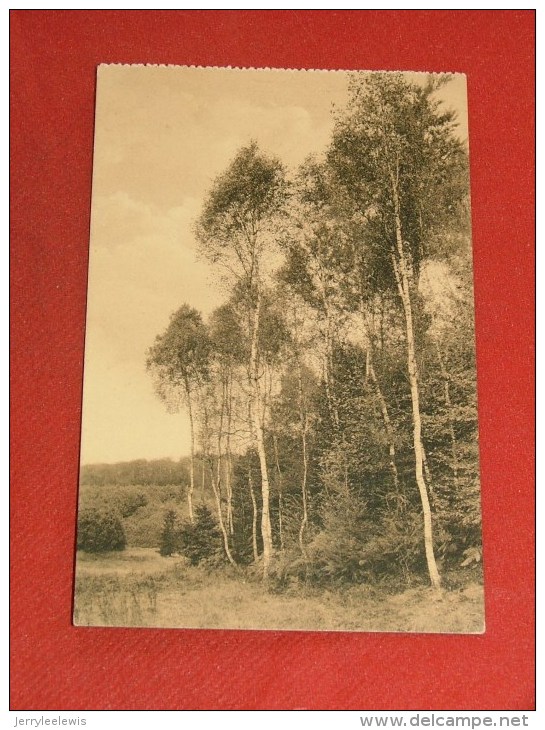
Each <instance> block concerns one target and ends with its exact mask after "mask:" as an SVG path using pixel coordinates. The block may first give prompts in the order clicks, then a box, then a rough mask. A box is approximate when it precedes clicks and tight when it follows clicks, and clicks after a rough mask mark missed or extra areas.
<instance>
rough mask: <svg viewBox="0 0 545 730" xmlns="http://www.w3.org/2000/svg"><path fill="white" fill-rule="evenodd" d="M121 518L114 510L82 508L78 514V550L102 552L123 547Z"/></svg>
mask: <svg viewBox="0 0 545 730" xmlns="http://www.w3.org/2000/svg"><path fill="white" fill-rule="evenodd" d="M125 544H126V540H125V532H124V530H123V524H122V522H121V518H120V517H119V515H118V514H116V513H115V512H114V511H106V510H99V509H92V508H88V509H82V510H80V513H79V516H78V539H77V546H78V550H85V551H86V552H89V553H104V552H108V551H109V550H124V549H125Z"/></svg>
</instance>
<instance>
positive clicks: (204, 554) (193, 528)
mask: <svg viewBox="0 0 545 730" xmlns="http://www.w3.org/2000/svg"><path fill="white" fill-rule="evenodd" d="M180 552H181V553H182V555H184V556H185V557H186V558H188V560H189V562H190V563H191V565H198V564H199V563H200V562H201V561H204V560H210V559H211V558H213V557H214V556H216V555H217V554H218V553H220V552H221V534H220V531H219V529H218V526H217V524H216V521H215V519H214V516H213V515H212V512H211V511H210V510H209V509H208V507H206V505H204V504H202V505H199V506H198V507H197V508H196V509H195V522H194V523H191V522H185V523H184V524H183V526H182V529H181V531H180Z"/></svg>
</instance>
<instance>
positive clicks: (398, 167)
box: [329, 73, 465, 589]
mask: <svg viewBox="0 0 545 730" xmlns="http://www.w3.org/2000/svg"><path fill="white" fill-rule="evenodd" d="M440 83H441V81H437V80H435V79H433V78H431V77H430V78H429V80H428V83H427V84H424V85H421V84H418V83H416V82H411V81H408V80H407V79H406V78H404V76H403V75H402V74H387V73H382V74H368V75H367V76H366V77H364V78H363V79H362V78H361V77H360V78H356V77H354V78H353V79H352V82H351V85H350V99H349V103H348V106H347V109H346V111H345V112H344V113H343V114H342V115H340V116H339V117H338V118H337V123H336V128H335V131H334V138H333V142H332V145H331V148H330V152H329V161H330V163H331V164H332V165H333V166H334V168H335V169H336V170H337V173H338V175H339V178H340V180H341V181H342V182H343V184H344V187H345V189H346V191H347V192H348V194H349V195H350V196H351V197H352V199H353V200H354V202H355V204H356V206H357V208H358V210H359V212H360V213H361V214H362V215H363V216H364V217H365V219H366V221H367V224H368V228H369V231H370V232H371V233H372V235H373V238H374V239H375V241H376V242H377V243H378V244H379V246H380V250H379V254H380V255H379V258H378V262H377V263H378V269H379V270H381V272H382V273H383V275H386V277H391V279H392V280H393V282H392V283H393V285H394V286H395V287H396V289H397V293H398V296H399V300H400V302H401V305H402V310H403V315H404V322H405V339H406V358H407V359H406V362H407V374H408V379H409V386H410V394H411V405H412V425H413V450H414V469H415V479H416V484H417V487H418V491H419V495H420V501H421V505H422V512H423V521H424V547H425V554H426V561H427V566H428V571H429V575H430V580H431V583H432V586H433V587H434V588H436V589H439V588H440V585H441V578H440V575H439V571H438V568H437V562H436V558H435V553H434V543H433V525H432V514H431V508H430V500H429V484H427V483H426V477H425V451H424V446H423V434H422V418H421V407H420V382H419V381H420V373H419V364H418V352H417V347H418V343H417V333H416V315H417V312H416V309H417V306H418V289H417V286H418V276H419V271H420V265H421V262H422V261H423V260H424V259H425V258H426V257H427V256H430V255H431V254H432V252H433V243H434V238H435V236H436V235H437V232H438V231H439V230H440V228H441V226H442V225H444V224H445V221H446V220H448V217H449V213H450V212H451V211H453V210H454V209H455V207H456V200H455V196H456V195H459V194H461V190H462V188H463V186H462V185H459V184H458V183H459V181H460V170H461V168H463V164H464V157H465V155H464V151H463V148H462V145H461V143H460V142H459V140H458V139H457V138H456V136H455V134H454V116H453V114H451V113H449V112H444V111H442V110H441V108H440V105H439V103H438V102H437V101H436V100H435V99H434V96H433V95H434V92H435V91H436V90H437V88H438V85H439V84H440Z"/></svg>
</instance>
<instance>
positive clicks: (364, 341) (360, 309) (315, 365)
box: [147, 73, 480, 589]
mask: <svg viewBox="0 0 545 730" xmlns="http://www.w3.org/2000/svg"><path fill="white" fill-rule="evenodd" d="M445 83H448V76H434V77H429V78H428V80H427V82H426V83H417V82H413V81H410V80H408V78H407V77H405V76H404V75H403V74H394V73H392V74H390V73H371V74H354V75H353V76H352V77H351V79H350V82H349V101H348V103H347V105H346V108H344V109H342V110H339V111H337V112H336V113H335V121H334V128H333V133H332V138H331V140H330V143H329V146H328V148H327V150H326V152H325V154H324V155H322V156H321V157H310V158H308V159H307V160H306V161H305V162H304V163H303V165H301V167H300V168H299V169H297V170H294V171H293V170H292V171H288V170H286V168H285V167H284V165H283V164H282V163H281V161H280V160H278V159H276V158H275V157H273V156H270V155H268V154H267V153H265V152H263V151H262V150H260V149H259V148H258V145H257V144H256V143H255V142H251V143H250V144H248V145H247V146H245V147H243V148H242V149H240V150H239V152H238V153H237V155H236V156H235V158H234V160H233V161H232V163H231V164H230V165H229V166H228V168H227V169H226V170H225V171H224V172H223V174H221V175H220V176H219V177H218V178H217V179H216V180H215V181H214V183H213V185H212V187H211V189H210V191H209V193H208V195H207V198H206V200H205V201H204V205H203V208H202V212H201V214H200V217H199V219H198V221H197V222H196V225H195V233H196V238H197V241H198V245H199V249H200V253H201V254H202V255H203V256H204V257H206V259H207V260H208V261H209V262H210V263H211V264H212V265H213V267H214V270H215V271H216V272H217V275H218V280H220V279H221V281H222V282H223V283H224V284H226V285H227V287H228V296H227V297H226V301H225V302H224V303H223V304H222V305H221V306H220V307H218V308H217V309H216V310H215V311H214V312H213V313H212V314H211V315H210V316H209V317H208V319H207V321H205V320H204V318H203V317H202V315H201V313H199V312H198V311H197V310H195V309H194V308H193V307H191V305H190V304H187V303H186V304H182V306H181V307H180V308H179V309H178V310H177V311H176V312H175V313H174V314H173V315H172V316H171V319H170V323H169V324H168V327H167V328H166V330H165V331H164V332H163V333H161V334H160V335H158V337H157V338H156V341H155V343H154V344H153V345H152V347H151V348H150V349H149V352H148V355H147V367H148V369H149V371H150V373H151V375H152V377H153V380H154V384H155V388H156V392H157V394H158V395H159V397H160V398H161V399H162V400H163V401H164V402H165V404H166V405H167V407H168V408H169V409H174V410H176V409H178V408H185V409H186V411H187V413H188V415H189V420H190V426H191V454H190V459H189V478H188V482H189V486H188V489H187V505H188V515H189V522H190V523H194V522H195V499H196V495H198V494H199V490H201V493H202V490H203V488H204V483H205V482H204V480H206V482H207V483H208V484H210V486H211V490H212V494H213V503H214V509H215V519H216V523H217V528H218V531H219V532H218V534H219V535H220V536H221V544H222V549H223V553H224V556H225V559H226V560H228V561H229V562H230V563H231V564H232V565H234V566H241V565H247V564H250V563H255V564H256V565H258V566H259V568H260V570H261V571H262V574H263V576H264V578H267V577H268V576H269V575H270V574H271V571H273V570H276V569H278V566H283V567H282V569H286V570H289V571H292V572H294V573H296V574H297V575H299V576H304V577H305V578H307V579H317V580H324V579H331V580H337V579H345V580H352V581H358V580H363V579H379V578H380V577H381V576H383V575H398V576H404V577H407V576H410V575H412V574H418V573H426V574H427V576H428V577H429V581H430V582H431V585H432V586H433V587H435V588H437V589H438V588H439V587H440V586H441V579H442V578H441V572H442V566H443V565H444V566H445V567H448V565H449V564H450V565H460V563H467V562H468V555H473V556H475V555H478V546H479V544H480V505H479V479H478V452H477V412H476V384H475V356H474V334H473V332H474V330H473V292H472V265H471V263H472V262H471V238H470V208H469V183H468V160H467V149H466V144H465V142H463V141H461V140H460V139H459V137H458V136H457V134H456V118H455V114H454V113H452V112H451V111H448V110H445V109H444V108H443V106H442V104H441V103H440V102H439V100H438V94H437V92H438V91H439V89H440V87H441V86H442V85H443V84H445ZM197 463H198V468H197ZM476 559H477V558H476Z"/></svg>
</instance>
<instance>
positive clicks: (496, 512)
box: [11, 10, 535, 710]
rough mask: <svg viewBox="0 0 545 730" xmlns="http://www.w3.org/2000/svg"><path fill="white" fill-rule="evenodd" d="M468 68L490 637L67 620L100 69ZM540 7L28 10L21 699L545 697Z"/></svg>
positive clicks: (20, 62)
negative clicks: (540, 669)
mask: <svg viewBox="0 0 545 730" xmlns="http://www.w3.org/2000/svg"><path fill="white" fill-rule="evenodd" d="M101 62H124V63H137V62H140V63H141V62H148V63H171V64H202V65H233V66H258V67H263V66H275V67H287V68H290V67H291V68H299V67H301V68H342V69H352V68H361V69H412V70H435V71H463V72H466V73H467V74H468V90H469V116H470V148H471V184H472V202H473V234H474V250H475V287H476V321H477V340H478V344H477V350H478V384H479V411H480V428H481V464H482V499H483V515H484V546H485V547H484V560H485V580H486V621H487V630H486V633H485V634H484V635H483V636H433V635H399V634H397V635H396V634H348V633H346V634H328V633H322V634H320V633H281V632H275V633H269V632H244V633H238V632H233V631H182V630H167V631H165V630H148V629H100V628H91V629H85V628H75V627H73V626H72V625H71V602H72V581H73V551H74V535H75V522H76V494H77V480H78V450H79V436H80V405H81V404H80V401H81V384H82V363H83V346H84V322H85V300H86V278H87V259H88V239H89V213H90V193H91V166H92V149H93V114H94V89H95V67H96V65H97V64H99V63H101ZM534 78H535V76H534V13H533V11H401V12H400V11H331V10H329V11H300V10H289V11H255V10H253V11H239V10H236V11H234V10H231V11H12V12H11V80H12V91H11V93H12V119H11V123H12V126H11V162H12V167H11V176H12V177H11V183H12V188H11V206H12V207H11V215H12V218H11V232H12V249H11V250H12V260H11V286H12V288H11V296H12V305H13V306H12V363H11V367H12V371H11V378H12V421H11V428H12V461H11V470H12V472H11V476H12V499H11V531H12V532H11V540H12V553H11V556H12V574H11V611H12V612H11V621H12V627H11V631H12V635H11V650H12V664H11V668H12V687H11V689H12V709H18V710H24V709H26V710H30V709H41V710H48V709H49V710H53V709H64V710H68V709H80V710H84V709H274V708H276V709H293V708H308V709H362V710H363V709H390V710H395V709H458V710H460V709H512V710H517V709H519V710H520V709H531V708H532V707H533V706H534V644H533V637H534V623H533V622H534V558H533V547H534V517H533V510H534V492H533V489H534V359H533V352H534V349H533V348H534V315H533V303H534V142H533V140H534V132H535V128H534Z"/></svg>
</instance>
